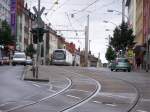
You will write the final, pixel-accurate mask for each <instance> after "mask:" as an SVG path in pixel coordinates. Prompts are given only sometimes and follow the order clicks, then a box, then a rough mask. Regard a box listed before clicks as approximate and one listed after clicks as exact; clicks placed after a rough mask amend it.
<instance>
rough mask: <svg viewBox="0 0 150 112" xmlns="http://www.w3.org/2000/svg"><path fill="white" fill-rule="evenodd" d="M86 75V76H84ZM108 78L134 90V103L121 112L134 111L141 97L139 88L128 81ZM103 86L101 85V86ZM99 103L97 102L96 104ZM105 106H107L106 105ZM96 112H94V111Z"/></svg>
mask: <svg viewBox="0 0 150 112" xmlns="http://www.w3.org/2000/svg"><path fill="white" fill-rule="evenodd" d="M77 71H78V72H77V73H81V74H84V72H85V70H84V72H79V70H77ZM90 73H91V72H90ZM92 74H94V75H95V74H97V72H92ZM86 75H87V74H86ZM87 76H89V75H87ZM90 77H91V75H90ZM91 78H93V79H95V80H96V78H94V77H91ZM109 78H111V79H114V80H120V81H122V82H124V83H125V84H127V85H128V86H130V87H132V88H133V89H134V90H135V93H136V97H135V99H134V101H133V102H132V103H131V104H129V106H128V107H127V108H126V109H125V110H123V111H122V112H132V111H133V110H134V108H135V107H136V106H137V104H138V103H139V100H140V97H141V95H140V91H139V88H138V87H136V85H135V84H133V83H131V82H129V81H126V80H123V79H120V78H116V77H111V76H109ZM102 86H103V85H102ZM93 102H97V101H93ZM98 103H99V102H98ZM101 104H103V103H102V102H100V105H101ZM106 105H107V104H106ZM71 112H74V111H71ZM89 112H90V111H89ZM95 112H96V111H95Z"/></svg>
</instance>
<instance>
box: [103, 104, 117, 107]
mask: <svg viewBox="0 0 150 112" xmlns="http://www.w3.org/2000/svg"><path fill="white" fill-rule="evenodd" d="M106 105H107V106H112V107H116V106H117V105H115V104H106Z"/></svg>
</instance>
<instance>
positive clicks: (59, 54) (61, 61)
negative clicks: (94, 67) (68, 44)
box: [52, 49, 79, 66]
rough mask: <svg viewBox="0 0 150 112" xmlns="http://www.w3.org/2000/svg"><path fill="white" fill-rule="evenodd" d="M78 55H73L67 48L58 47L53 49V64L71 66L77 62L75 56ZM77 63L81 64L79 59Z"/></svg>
mask: <svg viewBox="0 0 150 112" xmlns="http://www.w3.org/2000/svg"><path fill="white" fill-rule="evenodd" d="M76 57H77V56H73V55H72V54H71V53H70V52H69V51H67V50H66V49H56V50H54V51H53V55H52V64H53V65H67V66H71V65H73V64H74V63H77V62H75V60H76V59H75V58H76ZM76 65H79V61H78V63H77V64H76Z"/></svg>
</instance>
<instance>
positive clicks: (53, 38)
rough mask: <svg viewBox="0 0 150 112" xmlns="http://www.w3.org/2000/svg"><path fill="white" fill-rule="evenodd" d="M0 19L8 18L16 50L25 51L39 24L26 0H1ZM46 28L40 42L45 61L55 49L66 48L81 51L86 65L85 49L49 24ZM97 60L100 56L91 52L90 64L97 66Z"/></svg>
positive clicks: (72, 51) (47, 61)
mask: <svg viewBox="0 0 150 112" xmlns="http://www.w3.org/2000/svg"><path fill="white" fill-rule="evenodd" d="M0 20H6V21H7V22H8V23H9V24H10V26H11V29H12V38H13V39H14V40H15V50H20V51H25V50H26V48H27V47H28V46H29V45H30V44H32V43H33V34H32V33H31V30H32V28H35V27H36V26H37V23H36V22H37V21H36V17H35V15H34V14H33V13H32V12H31V11H30V9H29V8H28V5H27V3H25V1H24V0H0ZM44 28H45V29H47V30H48V32H47V33H45V34H44V36H43V42H42V43H41V44H40V46H41V49H40V54H41V55H40V56H41V59H42V60H43V62H44V63H47V64H48V63H49V61H50V60H51V55H52V53H53V51H54V50H55V49H63V48H65V49H67V50H68V51H70V52H71V53H72V54H74V53H76V52H79V53H80V56H81V65H83V66H84V51H80V49H79V48H78V49H77V48H76V45H75V44H74V43H72V42H71V43H69V42H67V41H66V40H65V38H64V37H62V36H61V35H58V34H57V32H56V31H55V30H53V29H52V28H51V27H50V26H49V25H47V24H44ZM35 47H36V45H35ZM11 48H13V47H11ZM97 62H100V61H98V58H96V57H94V56H93V55H91V54H89V66H91V65H92V66H96V65H97Z"/></svg>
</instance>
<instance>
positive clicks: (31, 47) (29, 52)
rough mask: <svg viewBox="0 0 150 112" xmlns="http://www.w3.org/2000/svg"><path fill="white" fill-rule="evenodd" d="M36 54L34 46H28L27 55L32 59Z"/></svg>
mask: <svg viewBox="0 0 150 112" xmlns="http://www.w3.org/2000/svg"><path fill="white" fill-rule="evenodd" d="M35 53H36V50H35V49H34V47H33V44H30V45H29V46H27V48H26V55H27V56H30V57H31V58H33V55H34V54H35Z"/></svg>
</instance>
